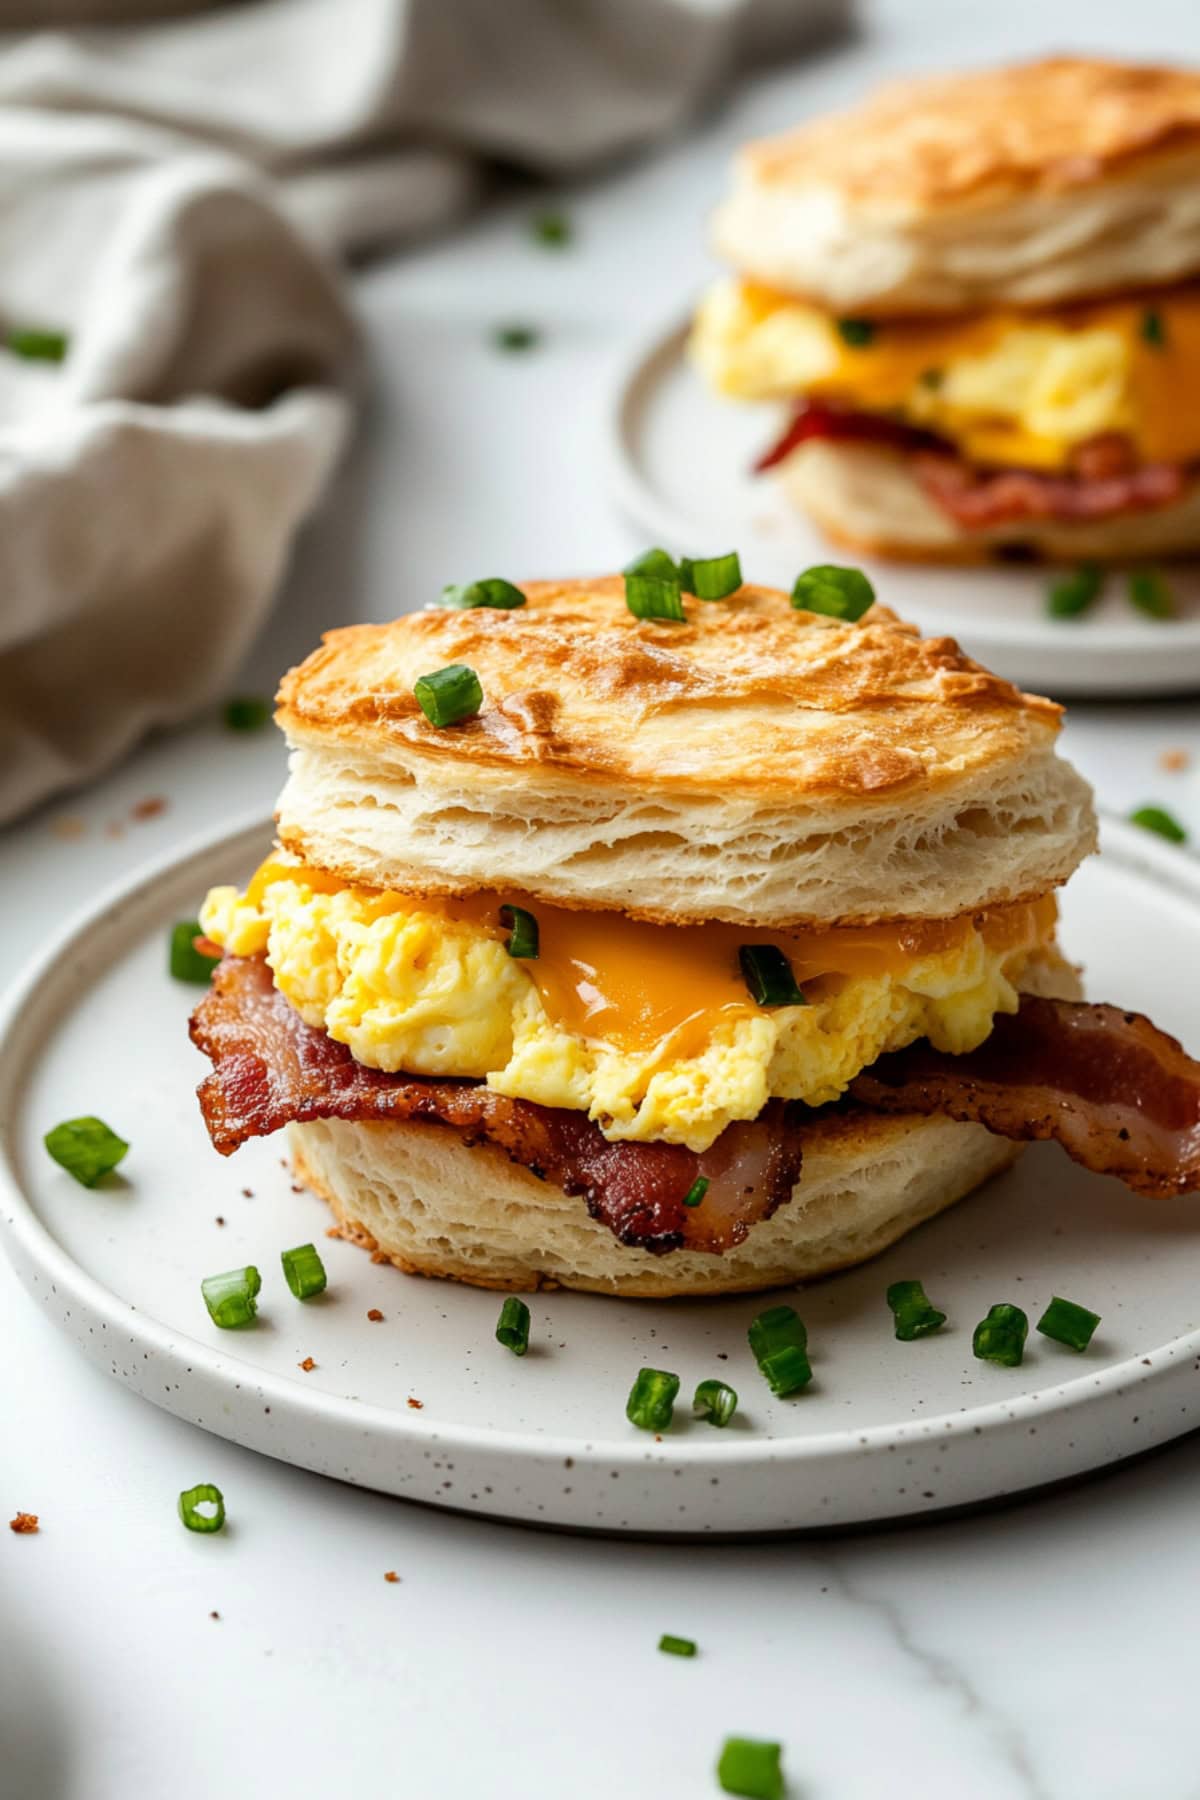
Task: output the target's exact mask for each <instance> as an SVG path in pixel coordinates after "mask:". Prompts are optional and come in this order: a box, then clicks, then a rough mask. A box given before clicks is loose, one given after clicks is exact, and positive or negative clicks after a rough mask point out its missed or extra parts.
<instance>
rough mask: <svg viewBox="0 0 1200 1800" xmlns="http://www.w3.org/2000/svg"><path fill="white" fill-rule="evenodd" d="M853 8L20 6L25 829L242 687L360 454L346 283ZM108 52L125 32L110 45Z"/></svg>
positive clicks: (640, 2)
mask: <svg viewBox="0 0 1200 1800" xmlns="http://www.w3.org/2000/svg"><path fill="white" fill-rule="evenodd" d="M848 4H849V0H243V3H242V4H238V5H232V6H225V7H215V8H214V7H211V6H209V7H200V6H198V5H196V3H195V0H192V5H191V8H190V10H189V14H188V16H186V17H176V16H172V17H169V18H168V17H163V16H158V17H155V18H150V17H149V16H148V15H150V14H157V15H163V14H166V13H170V14H172V15H178V14H180V13H182V12H183V11H184V10H185V8H186V7H187V5H188V0H157V3H156V4H151V3H149V0H23V4H17V3H15V0H0V27H16V26H22V25H28V24H30V23H31V22H35V21H41V22H45V21H46V20H47V19H50V18H52V19H53V20H54V21H55V24H56V27H57V26H58V24H59V22H60V21H62V22H67V21H71V20H75V21H78V20H84V21H87V23H84V24H82V25H79V24H76V25H74V26H73V27H71V28H70V29H66V28H63V29H57V28H56V29H54V30H52V31H51V30H39V31H35V32H29V31H23V32H18V31H16V30H12V31H10V32H8V33H7V35H0V335H3V334H6V333H7V332H9V331H11V330H12V329H13V328H15V327H22V326H30V325H32V326H37V327H39V328H42V329H50V330H52V331H58V332H62V333H63V334H65V336H66V338H67V340H68V350H67V354H66V358H65V360H64V361H62V362H61V363H54V362H49V361H28V360H24V359H22V358H21V357H19V356H17V355H14V354H12V353H11V352H6V351H4V350H0V821H3V820H5V819H10V818H12V817H14V816H15V815H16V814H17V813H19V812H20V811H22V810H24V809H25V808H27V807H29V806H31V805H33V804H34V803H35V802H37V801H38V800H41V799H44V798H45V797H47V796H48V795H50V794H52V793H54V792H56V791H58V790H61V789H62V788H64V787H67V786H69V785H71V784H73V783H76V782H78V781H80V780H82V779H85V778H86V777H88V776H90V775H93V774H95V773H96V772H97V771H98V770H100V769H102V768H104V767H105V766H107V765H108V764H109V763H111V762H112V761H113V760H114V759H115V758H116V757H117V756H118V755H120V754H121V753H122V752H123V751H124V750H126V749H127V748H128V747H129V746H130V745H131V744H132V743H133V742H135V741H136V739H137V738H138V737H140V736H141V735H142V733H143V732H144V731H146V730H147V729H148V728H149V727H150V726H152V725H156V724H164V723H169V722H172V721H175V720H178V719H181V718H183V717H185V716H187V714H188V713H190V712H192V711H194V710H195V709H196V708H197V707H200V706H202V705H204V704H205V703H206V702H208V701H211V699H212V698H213V697H214V696H215V695H216V694H218V693H220V692H221V691H222V689H223V687H224V686H225V685H226V684H227V683H228V681H229V680H230V678H231V676H232V674H233V672H234V670H235V669H236V668H237V665H238V663H239V660H240V659H241V657H242V655H243V654H244V652H245V650H246V648H247V646H248V644H249V642H250V640H251V638H252V637H253V635H254V633H255V631H256V629H257V628H258V626H259V625H260V624H261V623H262V620H263V617H264V614H265V612H266V610H267V607H268V606H269V604H270V600H271V597H272V594H273V592H274V590H275V587H276V585H277V582H278V579H279V576H280V573H281V570H282V568H283V566H284V563H285V561H286V558H287V555H288V551H289V548H290V546H291V543H292V540H293V537H294V535H295V532H296V529H297V526H298V525H299V524H300V523H301V521H302V520H303V519H304V517H305V515H306V514H307V513H308V512H309V511H310V510H311V508H312V506H313V505H314V504H315V502H316V500H317V499H318V497H319V495H320V493H321V490H322V487H323V485H324V483H325V481H326V480H327V478H328V476H329V473H330V471H331V469H332V467H333V465H334V463H335V461H336V459H337V456H338V452H339V449H340V447H341V445H342V443H343V441H344V439H345V436H346V432H347V429H348V427H349V423H350V413H351V406H352V395H353V372H354V365H355V351H356V333H355V328H354V323H353V319H352V315H351V312H350V310H349V307H348V305H347V302H346V299H345V296H344V293H343V291H342V287H341V282H340V278H339V275H338V273H337V268H336V261H335V259H336V257H338V256H339V255H346V254H351V253H360V252H363V251H366V250H374V249H378V248H381V247H383V246H385V245H388V244H393V243H396V242H399V241H402V240H403V239H405V238H410V237H412V236H413V235H415V234H416V233H418V232H421V231H424V230H427V229H429V228H430V227H431V226H433V225H435V224H439V223H444V222H445V221H447V220H449V219H452V218H454V217H455V216H456V215H457V214H459V213H461V212H462V211H463V210H464V209H465V208H466V207H468V206H469V205H470V204H471V203H472V202H473V200H474V199H475V198H476V197H477V195H478V193H479V191H480V186H481V182H482V179H483V177H482V174H481V171H482V169H483V168H484V167H486V164H487V162H488V161H489V160H503V161H505V162H507V163H510V164H513V163H515V164H517V165H519V166H522V167H524V168H527V169H529V170H532V171H534V172H536V173H541V174H547V175H550V174H553V175H557V176H566V175H570V174H572V173H574V172H577V171H579V170H581V169H583V168H585V167H587V166H589V165H591V164H594V163H595V162H597V161H598V160H601V159H603V158H606V157H611V156H613V155H616V154H618V153H620V152H624V151H628V150H630V149H631V148H634V147H636V146H639V145H642V144H645V143H648V142H649V141H651V140H652V139H653V138H655V137H657V136H660V135H662V134H664V133H666V132H669V131H671V130H673V129H675V128H677V127H678V126H679V125H680V124H681V123H682V122H683V121H685V120H686V119H687V118H688V117H689V115H691V114H692V113H693V112H694V111H695V110H696V108H697V107H698V106H700V105H701V104H702V103H703V102H704V101H706V100H708V99H709V98H711V97H712V96H713V95H714V94H715V93H716V92H717V90H718V89H719V87H720V86H721V84H722V83H724V82H726V81H728V80H729V79H731V78H732V77H733V76H734V75H736V74H737V72H738V71H739V70H740V69H741V68H742V67H744V66H745V65H746V64H747V63H748V62H751V61H757V60H761V59H763V58H764V57H768V56H778V55H782V54H784V53H790V52H794V51H795V50H797V49H798V48H800V47H802V46H803V45H804V44H805V43H807V42H809V41H812V40H814V39H815V38H817V37H820V36H824V35H825V34H826V33H827V32H828V31H829V30H830V28H831V27H833V26H834V25H836V24H837V23H838V22H839V21H840V20H841V18H842V17H843V15H844V13H845V12H846V10H847V8H848ZM96 21H107V22H101V23H97V22H96Z"/></svg>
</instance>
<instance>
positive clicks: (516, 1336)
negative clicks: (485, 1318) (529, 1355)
mask: <svg viewBox="0 0 1200 1800" xmlns="http://www.w3.org/2000/svg"><path fill="white" fill-rule="evenodd" d="M496 1342H497V1343H498V1344H503V1345H504V1347H505V1349H506V1350H511V1351H512V1353H513V1355H514V1356H524V1354H525V1352H526V1351H527V1350H528V1348H529V1308H528V1307H527V1306H526V1304H525V1302H524V1301H523V1300H518V1299H517V1297H516V1295H515V1294H510V1295H509V1297H508V1299H507V1300H506V1301H505V1302H504V1305H503V1306H502V1307H501V1308H500V1317H499V1318H498V1319H497V1321H496Z"/></svg>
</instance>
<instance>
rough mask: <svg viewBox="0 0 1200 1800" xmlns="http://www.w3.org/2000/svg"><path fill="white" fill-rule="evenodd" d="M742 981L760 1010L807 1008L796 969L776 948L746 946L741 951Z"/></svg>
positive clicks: (739, 953) (772, 946)
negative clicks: (793, 1007)
mask: <svg viewBox="0 0 1200 1800" xmlns="http://www.w3.org/2000/svg"><path fill="white" fill-rule="evenodd" d="M738 962H739V963H740V964H741V969H742V980H743V981H744V982H745V983H746V986H747V987H748V988H749V989H750V992H751V994H752V995H753V997H754V999H755V1000H756V1001H757V1002H758V1004H759V1005H760V1006H804V1005H805V1004H806V1002H805V999H804V995H803V994H802V993H801V992H800V989H799V988H798V987H797V986H796V977H795V976H794V975H793V973H792V965H791V963H790V962H789V961H788V959H787V957H786V956H785V955H784V954H783V951H782V950H780V949H778V948H777V947H776V946H775V945H774V944H742V945H741V946H740V947H739V949H738Z"/></svg>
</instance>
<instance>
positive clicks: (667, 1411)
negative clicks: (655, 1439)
mask: <svg viewBox="0 0 1200 1800" xmlns="http://www.w3.org/2000/svg"><path fill="white" fill-rule="evenodd" d="M678 1392H679V1377H678V1375H670V1374H668V1373H667V1371H666V1370H665V1369H639V1370H638V1372H637V1379H636V1380H635V1382H634V1384H633V1386H632V1387H631V1388H630V1390H629V1398H628V1400H627V1401H626V1402H625V1417H626V1418H627V1419H628V1420H629V1423H630V1424H631V1425H636V1426H637V1428H638V1430H639V1431H665V1430H666V1429H667V1426H668V1425H669V1424H670V1423H671V1414H672V1411H673V1410H674V1406H675V1396H676V1394H677V1393H678Z"/></svg>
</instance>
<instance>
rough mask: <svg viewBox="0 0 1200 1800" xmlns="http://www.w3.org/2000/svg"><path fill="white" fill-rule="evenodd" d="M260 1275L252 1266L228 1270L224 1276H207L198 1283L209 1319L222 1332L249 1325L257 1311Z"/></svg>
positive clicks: (260, 1285) (260, 1284) (260, 1283)
mask: <svg viewBox="0 0 1200 1800" xmlns="http://www.w3.org/2000/svg"><path fill="white" fill-rule="evenodd" d="M261 1287H262V1276H261V1275H260V1274H259V1272H258V1270H257V1269H256V1268H255V1267H254V1265H253V1264H252V1263H250V1264H247V1266H246V1267H245V1268H244V1269H229V1270H227V1271H226V1272H225V1274H223V1275H206V1276H205V1277H204V1280H203V1281H202V1282H201V1283H200V1292H201V1293H202V1294H203V1295H204V1304H205V1306H207V1308H208V1316H209V1318H210V1319H211V1320H212V1322H213V1324H214V1325H219V1326H220V1327H221V1329H222V1331H232V1330H234V1329H235V1328H236V1327H237V1326H239V1325H249V1324H251V1323H252V1322H253V1320H254V1316H255V1314H256V1313H257V1311H258V1291H259V1289H260V1288H261Z"/></svg>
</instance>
